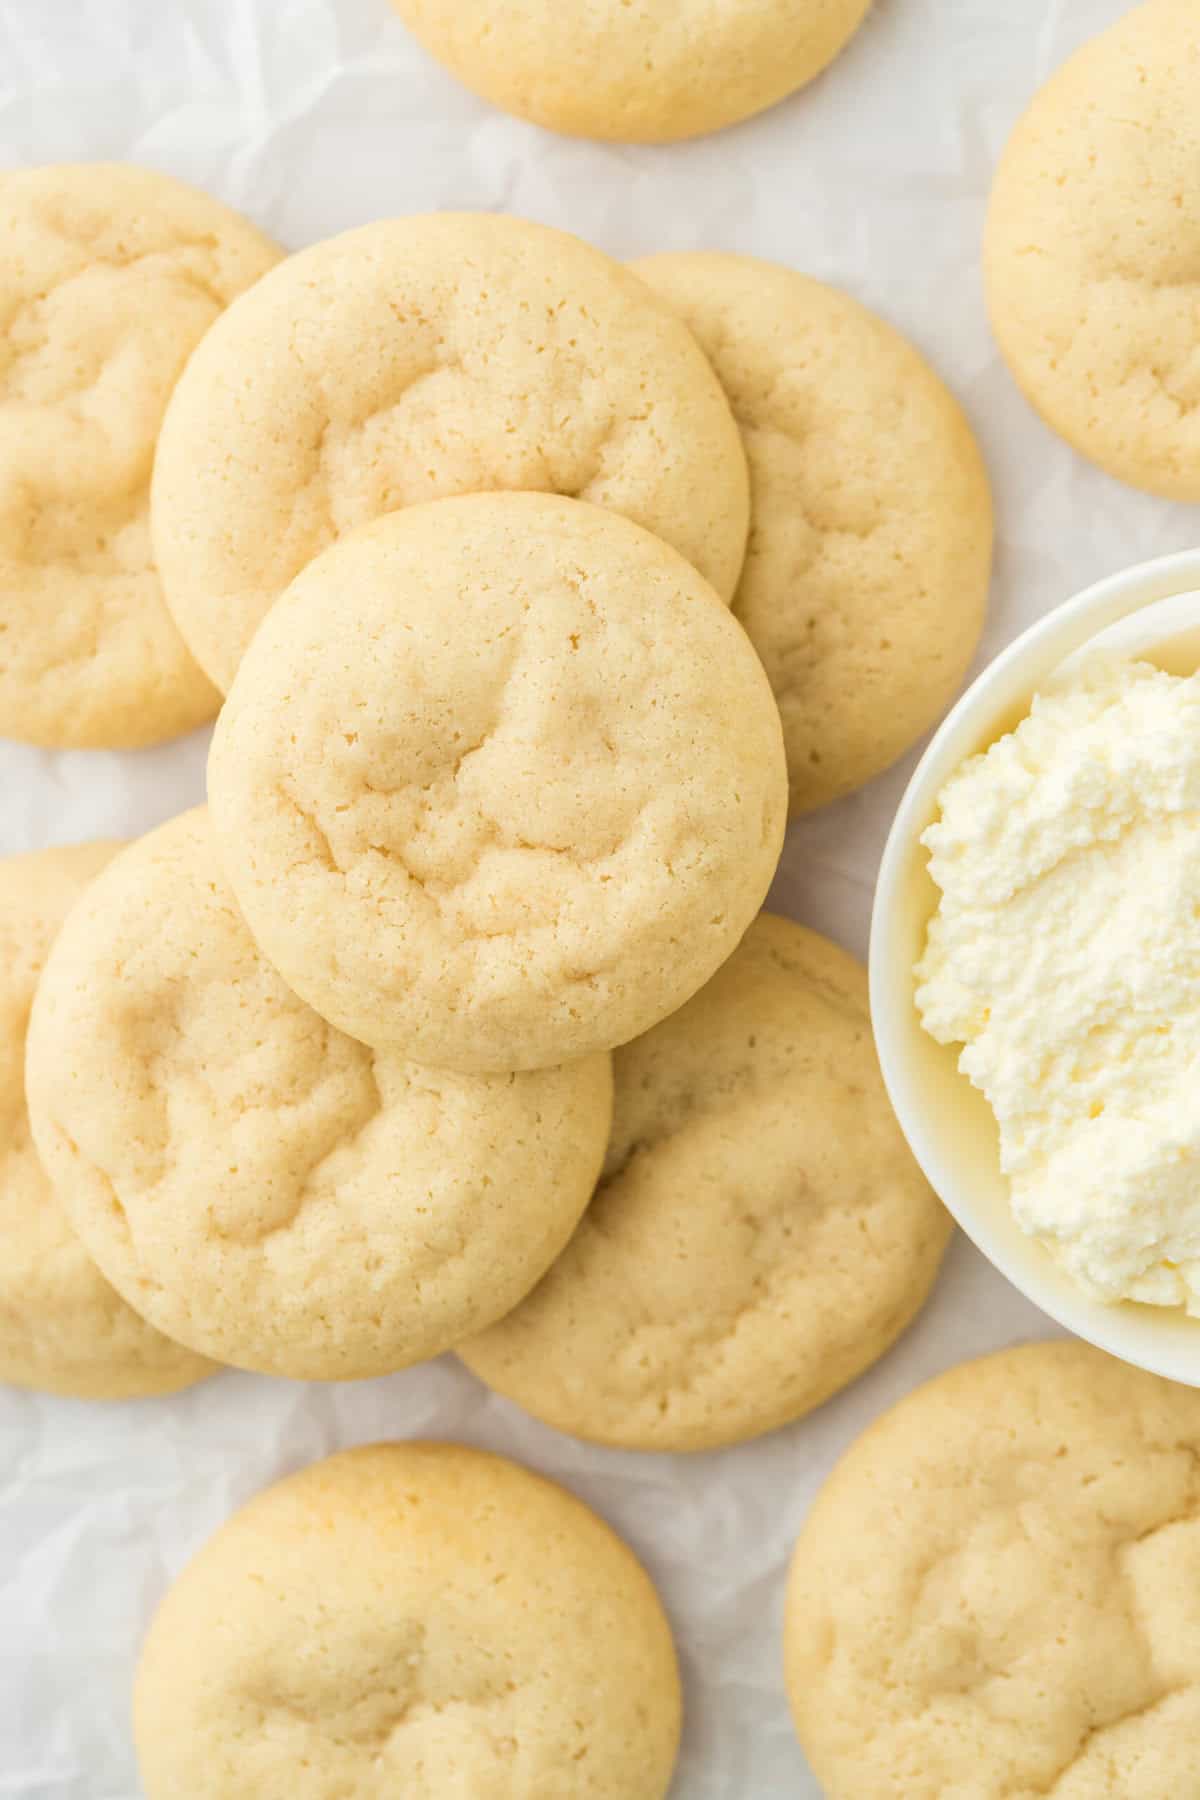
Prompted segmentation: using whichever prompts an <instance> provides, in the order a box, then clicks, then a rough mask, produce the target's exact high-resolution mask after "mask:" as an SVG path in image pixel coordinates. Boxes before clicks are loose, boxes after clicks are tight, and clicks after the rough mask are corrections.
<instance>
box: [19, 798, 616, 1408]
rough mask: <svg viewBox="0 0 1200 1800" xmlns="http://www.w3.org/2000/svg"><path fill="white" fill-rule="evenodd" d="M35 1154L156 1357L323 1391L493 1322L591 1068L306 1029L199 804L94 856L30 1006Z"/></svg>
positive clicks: (601, 1076)
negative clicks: (436, 1054) (288, 1379)
mask: <svg viewBox="0 0 1200 1800" xmlns="http://www.w3.org/2000/svg"><path fill="white" fill-rule="evenodd" d="M28 1086H29V1108H30V1117H31V1120H32V1124H33V1132H34V1139H35V1141H36V1143H37V1147H38V1149H39V1151H40V1152H41V1155H42V1159H43V1161H44V1162H45V1165H46V1167H47V1169H48V1170H49V1172H50V1174H51V1176H52V1177H53V1179H54V1180H55V1182H56V1184H57V1186H58V1189H59V1192H60V1193H61V1195H62V1197H63V1200H64V1202H65V1204H66V1205H67V1207H68V1209H69V1211H70V1213H71V1217H72V1220H73V1222H74V1224H75V1226H76V1228H77V1229H78V1231H79V1233H80V1236H81V1237H82V1238H83V1240H84V1242H85V1243H86V1245H87V1246H88V1248H89V1249H90V1250H91V1252H92V1254H93V1255H94V1256H95V1258H96V1261H97V1262H98V1263H99V1264H100V1266H101V1268H102V1269H103V1270H104V1272H105V1274H106V1275H107V1276H108V1277H109V1279H110V1280H111V1281H112V1283H113V1284H114V1286H115V1287H116V1288H117V1289H118V1290H119V1291H120V1292H121V1293H122V1294H124V1295H125V1297H126V1298H127V1299H128V1300H129V1301H130V1302H131V1304H133V1305H135V1306H136V1307H137V1309H138V1311H139V1312H141V1313H143V1314H144V1315H145V1316H146V1318H148V1319H150V1320H151V1321H152V1322H153V1323H154V1324H155V1325H157V1326H159V1327H160V1328H161V1329H162V1330H164V1331H168V1332H169V1333H170V1334H171V1336H172V1337H176V1338H178V1339H179V1341H180V1342H181V1343H186V1344H190V1345H192V1346H193V1347H194V1348H195V1349H197V1350H201V1351H203V1352H204V1353H205V1354H207V1355H210V1356H216V1357H219V1358H220V1359H221V1360H222V1361H224V1362H229V1363H234V1364H236V1365H238V1366H240V1367H243V1368H248V1369H260V1370H263V1371H265V1372H266V1373H268V1374H278V1375H291V1376H296V1377H300V1378H307V1379H312V1380H343V1379H350V1378H354V1377H358V1376H366V1375H378V1374H383V1373H385V1372H387V1371H388V1370H391V1369H398V1368H401V1367H403V1366H405V1365H406V1364H409V1363H413V1362H417V1361H419V1360H420V1359H422V1358H424V1357H430V1356H435V1355H437V1354H438V1353H439V1352H440V1351H443V1350H446V1349H448V1348H449V1347H450V1345H452V1344H454V1343H456V1342H457V1341H458V1339H459V1338H461V1337H464V1336H465V1335H466V1334H467V1333H468V1332H470V1331H472V1330H476V1329H478V1328H479V1327H480V1326H482V1325H483V1324H484V1323H491V1321H492V1320H494V1319H496V1318H499V1316H500V1315H501V1314H502V1313H504V1312H507V1311H508V1310H509V1308H510V1307H512V1306H515V1305H516V1303H517V1301H518V1300H519V1299H520V1298H521V1297H522V1295H524V1294H525V1293H527V1292H528V1290H529V1288H530V1287H531V1286H532V1285H533V1283H534V1282H535V1281H536V1280H537V1279H538V1277H539V1276H540V1275H541V1274H542V1273H543V1271H544V1270H545V1269H546V1268H547V1266H548V1265H549V1263H550V1262H551V1261H552V1260H553V1258H554V1257H555V1256H556V1255H557V1254H558V1252H559V1251H560V1250H561V1249H562V1247H563V1245H564V1244H565V1243H566V1241H567V1239H568V1238H569V1236H570V1234H571V1232H572V1230H573V1229H574V1226H575V1224H576V1221H577V1220H578V1218H579V1215H580V1214H581V1212H582V1211H583V1208H584V1206H585V1205H586V1203H587V1199H588V1195H589V1193H590V1192H591V1188H592V1185H593V1183H594V1181H595V1178H596V1174H597V1172H598V1170H599V1167H600V1163H601V1160H602V1158H603V1154H604V1142H605V1137H606V1134H607V1130H608V1122H609V1118H610V1115H611V1105H612V1098H611V1096H612V1078H611V1073H610V1070H609V1064H608V1058H607V1057H595V1058H593V1059H591V1060H590V1061H588V1062H584V1063H580V1064H577V1065H575V1066H573V1067H571V1068H563V1069H548V1070H545V1071H543V1072H541V1073H539V1074H535V1075H519V1076H504V1077H500V1078H480V1077H477V1076H476V1077H470V1076H456V1075H443V1074H437V1073H433V1072H431V1071H430V1070H428V1069H422V1068H418V1067H416V1066H415V1065H414V1064H411V1063H406V1062H404V1061H402V1060H401V1059H400V1058H399V1057H397V1056H382V1055H374V1054H372V1052H371V1051H369V1050H366V1049H364V1047H363V1046H362V1045H361V1044H358V1043H355V1042H354V1041H353V1040H352V1039H350V1038H345V1037H342V1036H341V1034H340V1033H339V1032H337V1031H335V1030H333V1028H332V1027H331V1026H329V1025H327V1024H326V1023H325V1021H324V1020H323V1019H320V1018H318V1017H317V1016H316V1014H315V1013H313V1012H311V1011H310V1010H309V1008H308V1007H307V1006H305V1005H304V1003H303V1002H302V1001H301V1000H298V999H297V998H296V996H295V995H294V994H293V993H292V992H291V991H290V990H289V989H288V988H286V987H285V986H284V984H283V982H282V981H281V980H280V978H279V977H278V976H277V975H276V973H275V971H274V970H273V969H272V968H271V967H270V966H269V964H267V963H266V962H264V960H263V958H262V957H261V956H260V955H259V953H258V951H257V950H256V948H255V946H254V942H253V940H252V938H251V936H250V933H249V932H248V931H247V929H246V926H245V923H244V922H243V920H242V917H241V915H240V913H239V912H238V910H237V907H236V905H235V903H234V900H233V896H232V894H231V893H230V892H229V889H228V888H227V886H226V884H225V882H224V880H223V878H222V877H221V875H220V873H219V870H218V868H217V865H216V856H215V849H214V846H213V843H212V838H211V833H210V831H209V827H208V819H207V814H206V813H205V811H204V809H203V808H200V809H197V810H196V811H195V812H191V813H186V814H184V815H183V817H182V818H179V819H174V820H172V821H171V822H170V823H169V824H167V825H164V826H162V827H161V828H160V829H159V830H157V831H155V832H152V833H151V834H150V836H149V837H146V838H143V839H141V840H140V842H138V843H137V844H134V845H132V846H131V847H130V848H129V849H128V850H126V851H125V852H124V853H123V854H122V855H121V856H119V857H118V858H117V859H116V860H115V861H114V862H113V863H112V865H111V866H110V867H109V869H107V870H106V872H105V873H104V875H102V876H101V877H100V879H99V880H98V881H97V882H96V883H95V885H94V886H93V887H92V888H91V889H90V890H89V891H88V893H87V894H86V895H85V896H84V898H83V900H82V901H81V902H80V904H79V905H78V906H77V907H76V908H75V910H74V911H73V913H72V914H71V917H70V919H69V921H68V922H67V925H66V927H65V928H64V930H63V932H62V934H61V935H60V937H59V939H58V941H57V943H56V944H55V946H54V948H53V950H52V952H51V954H50V957H49V960H48V962H47V965H46V971H45V974H44V976H43V978H42V982H41V985H40V987H39V990H38V994H37V998H36V1001H35V1003H34V1009H33V1017H32V1020H31V1023H30V1030H29V1051H28Z"/></svg>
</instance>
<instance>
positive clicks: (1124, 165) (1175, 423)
mask: <svg viewBox="0 0 1200 1800" xmlns="http://www.w3.org/2000/svg"><path fill="white" fill-rule="evenodd" d="M1197 92H1200V26H1198V22H1197V13H1196V7H1195V4H1194V0H1151V3H1150V4H1148V5H1145V6H1139V7H1136V8H1135V9H1134V11H1132V12H1131V13H1129V14H1127V15H1126V17H1125V18H1123V19H1122V20H1121V21H1120V22H1119V23H1118V24H1117V25H1115V26H1113V27H1112V28H1111V29H1110V30H1109V31H1106V32H1104V33H1103V34H1102V35H1101V36H1100V37H1098V38H1095V39H1093V40H1092V42H1091V43H1089V44H1086V45H1085V46H1084V48H1083V49H1082V50H1080V51H1078V52H1077V54H1076V55H1074V56H1073V57H1071V58H1070V60H1069V61H1068V62H1066V63H1065V64H1064V65H1063V67H1062V68H1061V69H1059V70H1058V72H1057V73H1056V74H1055V75H1053V76H1052V77H1051V79H1050V80H1049V81H1048V82H1047V83H1046V85H1045V86H1044V87H1043V88H1042V89H1041V90H1040V91H1039V93H1038V94H1037V96H1036V97H1035V99H1034V101H1033V103H1032V105H1031V106H1030V107H1029V110H1028V111H1027V112H1026V113H1025V115H1024V117H1023V118H1022V119H1021V121H1020V122H1019V124H1018V125H1017V127H1016V130H1015V131H1014V132H1013V134H1012V137H1011V138H1010V140H1009V143H1008V147H1007V149H1006V150H1005V152H1004V155H1003V157H1002V158H1001V161H1000V165H999V168H998V169H997V171H996V179H995V185H994V187H993V189H992V198H991V205H990V208H989V212H988V222H987V232H986V237H985V244H984V267H985V272H986V276H987V291H988V305H989V310H990V312H991V317H992V325H993V327H994V329H995V332H996V336H997V338H998V340H999V343H1000V348H1001V350H1002V351H1003V353H1004V356H1005V359H1006V360H1007V362H1008V365H1009V367H1010V369H1011V370H1012V373H1013V374H1014V376H1015V377H1016V379H1017V381H1018V383H1019V384H1020V386H1021V388H1022V390H1023V391H1024V393H1025V396H1026V398H1027V399H1028V400H1029V401H1030V402H1031V403H1032V404H1033V405H1034V406H1035V407H1036V408H1037V410H1038V412H1040V413H1041V415H1042V417H1043V418H1044V419H1045V420H1046V422H1047V424H1048V425H1050V426H1052V427H1053V429H1054V430H1055V431H1057V432H1058V433H1059V434H1060V435H1061V436H1062V437H1064V438H1066V440H1067V442H1068V443H1070V444H1072V445H1073V446H1074V448H1075V449H1076V450H1078V451H1080V452H1081V453H1082V454H1083V455H1084V456H1087V457H1090V458H1091V460H1092V461H1093V462H1096V463H1099V464H1100V466H1101V468H1103V469H1107V470H1108V472H1109V474H1110V475H1116V476H1118V477H1119V478H1120V479H1121V480H1122V481H1128V482H1130V483H1131V484H1132V485H1133V486H1134V487H1139V488H1148V489H1149V490H1150V492H1151V493H1155V494H1165V495H1166V496H1167V497H1168V498H1169V499H1173V500H1200V329H1198V326H1197V319H1198V317H1200V112H1198V110H1197V106H1196V95H1197Z"/></svg>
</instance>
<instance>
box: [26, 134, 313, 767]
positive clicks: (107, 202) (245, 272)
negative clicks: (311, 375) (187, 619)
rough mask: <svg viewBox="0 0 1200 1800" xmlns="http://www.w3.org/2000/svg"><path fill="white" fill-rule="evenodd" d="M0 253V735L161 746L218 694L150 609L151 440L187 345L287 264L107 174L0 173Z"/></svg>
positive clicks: (113, 170) (228, 225) (157, 189)
mask: <svg viewBox="0 0 1200 1800" xmlns="http://www.w3.org/2000/svg"><path fill="white" fill-rule="evenodd" d="M0 238H2V240H3V243H4V255H3V259H2V260H0V736H4V737H14V738H23V739H25V740H26V741H27V742H29V743H33V744H43V745H47V746H51V747H55V746H79V747H83V748H93V747H106V746H107V747H112V748H118V749H119V748H126V747H131V746H136V745H141V744H153V743H158V742H160V741H161V740H162V739H164V738H169V737H175V736H177V735H178V734H179V733H180V732H184V731H190V730H191V729H192V727H193V726H196V725H200V724H202V723H203V722H204V721H205V720H206V719H210V718H211V717H212V716H213V714H214V713H215V712H216V710H217V705H218V695H217V694H216V693H215V692H214V691H213V688H212V686H211V684H210V683H209V682H208V681H207V680H206V678H205V677H204V675H203V674H202V673H201V671H200V669H199V667H198V666H197V664H196V663H195V662H194V661H193V659H192V657H191V655H190V654H189V652H188V650H187V648H186V647H185V645H184V642H183V639H182V638H181V637H180V635H179V632H178V630H177V628H176V626H175V624H174V623H173V621H172V619H171V616H170V614H169V613H168V611H167V609H166V606H165V605H164V604H163V596H162V588H161V586H160V582H159V577H158V574H157V571H156V569H155V566H154V560H153V557H152V555H151V551H150V519H149V513H150V468H151V463H152V460H153V456H154V444H155V439H156V438H157V436H158V428H159V423H160V421H161V419H162V415H163V409H164V407H165V406H166V403H167V398H168V395H169V394H170V392H171V389H172V388H173V387H174V385H175V382H176V381H177V379H178V377H179V373H180V371H181V369H182V368H183V366H184V364H185V362H186V361H187V359H188V356H189V355H190V354H191V351H192V349H193V348H194V346H195V345H196V344H197V343H198V342H199V340H200V339H201V338H202V337H203V335H204V333H205V332H206V331H207V330H208V328H209V326H210V325H211V324H212V322H213V320H214V319H215V318H216V317H217V315H218V314H219V313H220V312H221V311H222V309H223V308H224V307H225V306H226V305H227V304H228V303H229V301H230V300H232V299H233V297H234V295H235V294H240V293H241V292H242V290H243V289H244V288H246V287H248V286H249V285H250V284H251V282H253V281H256V280H257V279H258V277H259V276H260V275H262V274H265V272H266V271H267V270H268V269H269V268H270V267H271V266H272V264H273V263H275V262H277V261H278V260H279V256H280V252H279V250H277V249H276V247H275V246H274V245H273V244H271V243H269V242H268V240H267V239H266V238H265V237H263V236H262V235H261V233H259V232H258V231H256V230H255V228H254V227H253V226H252V225H251V224H250V223H249V222H248V221H247V220H245V219H243V218H241V217H239V215H238V214H237V213H235V212H231V211H230V209H229V208H228V207H226V206H222V205H220V204H219V203H218V202H217V201H216V200H212V199H210V198H209V196H208V195H207V194H202V193H198V192H197V191H196V190H195V189H194V188H190V187H185V186H184V185H183V184H182V183H181V182H178V181H172V180H171V179H169V177H167V176H166V175H159V174H156V173H155V172H154V171H153V170H150V169H139V168H134V167H131V166H127V165H124V164H115V163H94V164H87V165H79V166H74V167H71V166H67V167H60V168H42V169H26V170H22V171H19V172H16V173H12V172H10V173H5V174H2V175H0Z"/></svg>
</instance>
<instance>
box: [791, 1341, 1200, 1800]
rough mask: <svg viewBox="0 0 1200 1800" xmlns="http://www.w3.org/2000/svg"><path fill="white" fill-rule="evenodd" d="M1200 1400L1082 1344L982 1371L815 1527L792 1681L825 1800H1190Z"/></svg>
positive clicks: (852, 1480) (837, 1487) (804, 1564)
mask: <svg viewBox="0 0 1200 1800" xmlns="http://www.w3.org/2000/svg"><path fill="white" fill-rule="evenodd" d="M1198 1595H1200V1395H1198V1394H1197V1393H1195V1392H1194V1391H1193V1390H1192V1389H1191V1388H1185V1387H1177V1386H1174V1385H1172V1384H1171V1383H1170V1382H1166V1381H1160V1380H1158V1379H1157V1378H1156V1377H1154V1376H1152V1375H1146V1374H1143V1373H1142V1372H1141V1371H1140V1370H1136V1369H1131V1368H1128V1367H1126V1365H1125V1364H1123V1363H1119V1362H1116V1361H1114V1360H1113V1359H1111V1358H1109V1357H1106V1356H1103V1355H1101V1353H1100V1352H1099V1351H1098V1350H1092V1349H1090V1348H1089V1347H1088V1346H1087V1345H1084V1344H1080V1343H1048V1344H1033V1345H1029V1346H1027V1347H1025V1348H1024V1349H1019V1350H1005V1351H1002V1352H1001V1353H1000V1354H999V1355H996V1356H989V1357H985V1358H984V1359H983V1360H982V1361H980V1362H972V1363H967V1364H965V1365H964V1366H962V1367H961V1368H957V1369H952V1370H951V1371H950V1373H949V1374H947V1375H943V1376H941V1377H940V1378H939V1379H938V1380H936V1381H931V1382H929V1383H928V1385H927V1386H925V1387H922V1388H919V1389H918V1390H917V1392H916V1393H914V1394H910V1395H909V1396H908V1398H907V1399H905V1400H902V1401H901V1402H900V1404H899V1406H897V1407H894V1408H893V1409H892V1411H891V1412H889V1413H887V1414H885V1415H884V1417H883V1418H882V1419H880V1420H878V1421H877V1422H876V1424H875V1425H873V1426H872V1427H871V1429H870V1430H869V1431H868V1432H867V1433H866V1435H865V1436H864V1437H862V1438H860V1439H859V1441H858V1443H857V1444H855V1445H854V1446H853V1448H852V1449H851V1450H850V1451H849V1452H848V1453H847V1455H845V1456H844V1457H843V1458H842V1461H841V1462H840V1463H839V1464H838V1466H837V1468H836V1469H835V1470H834V1472H833V1474H832V1476H831V1477H830V1478H829V1480H828V1481H827V1483H826V1484H825V1487H824V1488H823V1489H822V1491H821V1494H820V1496H819V1498H818V1500H817V1503H816V1505H815V1507H814V1508H813V1511H812V1513H811V1514H810V1516H809V1518H808V1521H807V1523H806V1524H805V1527H804V1530H803V1531H802V1533H801V1535H800V1542H799V1544H798V1545H797V1548H796V1555H795V1560H794V1562H793V1565H792V1572H791V1578H790V1582H789V1585H788V1597H787V1621H786V1636H785V1668H786V1677H787V1687H788V1693H789V1697H790V1700H791V1704H792V1710H793V1713H794V1716H795V1720H796V1725H797V1729H798V1731H799V1733H800V1738H801V1741H802V1743H803V1745H804V1748H805V1751H806V1752H807V1755H808V1758H809V1761H810V1762H811V1764H812V1767H813V1769H814V1771H815V1773H816V1776H817V1779H818V1781H819V1782H820V1783H821V1791H822V1793H823V1794H825V1795H827V1796H828V1800H947V1797H948V1796H949V1795H951V1794H954V1795H959V1794H961V1795H962V1796H964V1800H965V1797H966V1796H967V1795H969V1796H970V1797H971V1800H1025V1797H1026V1796H1028V1797H1029V1800H1033V1796H1035V1795H1053V1796H1054V1800H1108V1797H1109V1796H1112V1797H1113V1800H1117V1797H1118V1796H1119V1800H1168V1796H1170V1800H1190V1797H1191V1796H1193V1795H1195V1794H1197V1793H1198V1792H1200V1788H1198V1787H1197V1762H1196V1743H1197V1733H1198V1732H1200V1601H1198V1599H1197V1596H1198Z"/></svg>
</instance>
